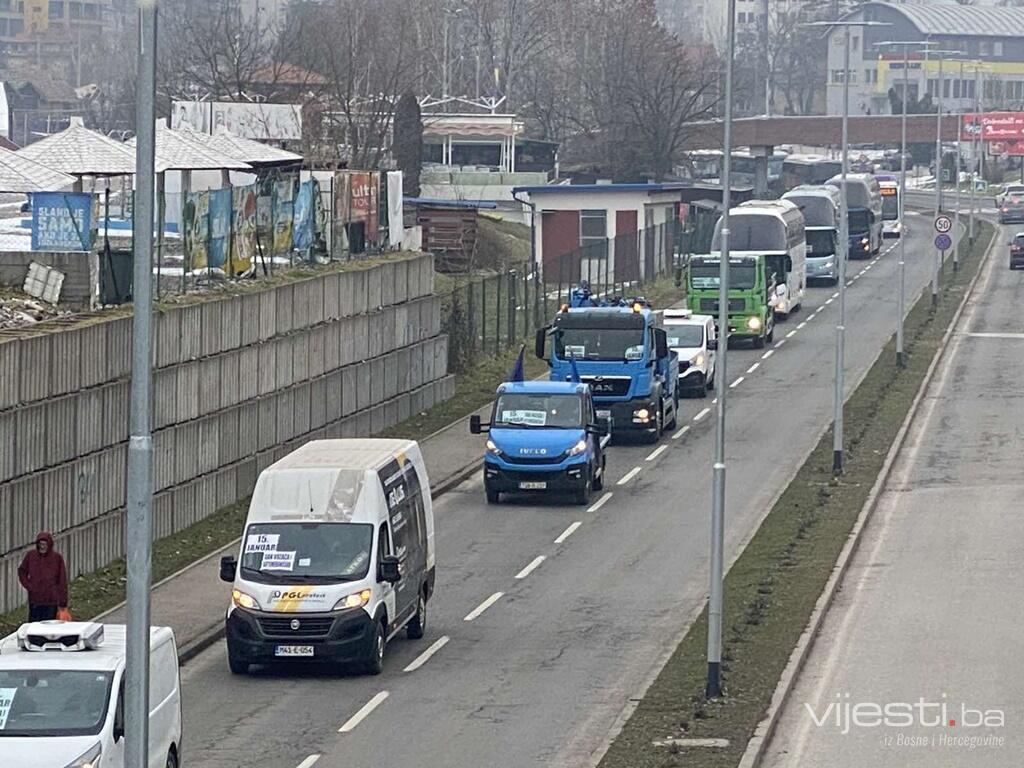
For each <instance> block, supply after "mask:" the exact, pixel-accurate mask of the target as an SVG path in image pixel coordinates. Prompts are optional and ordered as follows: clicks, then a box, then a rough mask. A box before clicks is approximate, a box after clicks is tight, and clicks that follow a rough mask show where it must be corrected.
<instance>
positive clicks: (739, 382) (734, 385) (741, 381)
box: [729, 376, 746, 389]
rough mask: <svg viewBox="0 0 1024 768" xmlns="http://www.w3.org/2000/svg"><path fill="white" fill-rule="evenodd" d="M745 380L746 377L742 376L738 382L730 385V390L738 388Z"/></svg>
mask: <svg viewBox="0 0 1024 768" xmlns="http://www.w3.org/2000/svg"><path fill="white" fill-rule="evenodd" d="M745 378H746V376H740V377H739V378H738V379H736V381H734V382H733V383H732V384H730V385H729V389H732V388H733V387H738V386H739V385H740V384H742V383H743V380H744V379H745Z"/></svg>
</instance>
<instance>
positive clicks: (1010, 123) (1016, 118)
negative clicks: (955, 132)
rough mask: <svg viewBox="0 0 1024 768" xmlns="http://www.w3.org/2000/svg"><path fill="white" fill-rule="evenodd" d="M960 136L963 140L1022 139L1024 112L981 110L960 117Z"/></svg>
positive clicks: (1023, 136) (1023, 133)
mask: <svg viewBox="0 0 1024 768" xmlns="http://www.w3.org/2000/svg"><path fill="white" fill-rule="evenodd" d="M960 138H961V139H963V140H965V141H970V140H971V139H981V140H982V141H1018V140H1019V141H1024V112H983V113H980V114H979V113H972V114H966V115H964V116H963V118H962V122H961V129H960Z"/></svg>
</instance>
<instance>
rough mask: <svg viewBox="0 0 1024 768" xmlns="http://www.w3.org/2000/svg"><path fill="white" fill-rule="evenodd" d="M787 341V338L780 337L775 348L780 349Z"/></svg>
mask: <svg viewBox="0 0 1024 768" xmlns="http://www.w3.org/2000/svg"><path fill="white" fill-rule="evenodd" d="M785 343H786V340H785V339H779V340H778V341H776V342H775V348H776V349H778V348H779V347H781V346H782V345H783V344H785Z"/></svg>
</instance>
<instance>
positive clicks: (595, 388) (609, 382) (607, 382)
mask: <svg viewBox="0 0 1024 768" xmlns="http://www.w3.org/2000/svg"><path fill="white" fill-rule="evenodd" d="M580 378H581V379H582V381H583V383H584V384H589V385H590V391H591V392H593V393H594V395H596V396H597V397H622V396H623V395H627V394H629V382H630V379H629V378H626V377H623V378H614V379H613V378H607V377H601V376H581V377H580Z"/></svg>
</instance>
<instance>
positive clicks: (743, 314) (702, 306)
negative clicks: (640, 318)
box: [687, 254, 775, 349]
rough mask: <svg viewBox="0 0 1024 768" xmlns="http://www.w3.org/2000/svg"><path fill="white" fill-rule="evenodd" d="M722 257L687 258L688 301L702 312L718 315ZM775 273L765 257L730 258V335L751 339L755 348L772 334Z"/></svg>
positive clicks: (753, 255) (695, 309) (760, 346)
mask: <svg viewBox="0 0 1024 768" xmlns="http://www.w3.org/2000/svg"><path fill="white" fill-rule="evenodd" d="M721 264H722V258H721V256H720V255H718V254H712V255H709V256H693V257H691V258H690V269H689V277H688V280H687V283H688V284H687V288H688V291H687V303H688V306H689V308H690V309H691V310H693V311H694V312H695V313H699V314H702V315H714V316H715V317H716V318H717V316H718V284H719V274H720V269H721ZM774 295H775V272H774V270H773V269H772V268H771V266H770V265H769V264H768V259H767V258H766V257H765V256H761V255H755V254H742V255H735V256H733V255H730V257H729V336H730V338H736V339H750V340H751V341H752V342H753V343H754V347H755V348H756V349H760V348H762V347H764V345H765V344H766V343H769V344H770V343H771V341H772V339H773V338H774V337H775V315H774V312H773V311H772V307H771V303H770V300H771V297H773V296H774Z"/></svg>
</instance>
